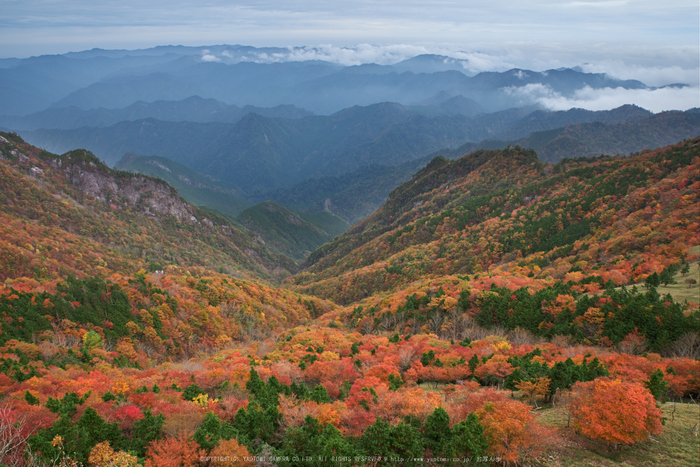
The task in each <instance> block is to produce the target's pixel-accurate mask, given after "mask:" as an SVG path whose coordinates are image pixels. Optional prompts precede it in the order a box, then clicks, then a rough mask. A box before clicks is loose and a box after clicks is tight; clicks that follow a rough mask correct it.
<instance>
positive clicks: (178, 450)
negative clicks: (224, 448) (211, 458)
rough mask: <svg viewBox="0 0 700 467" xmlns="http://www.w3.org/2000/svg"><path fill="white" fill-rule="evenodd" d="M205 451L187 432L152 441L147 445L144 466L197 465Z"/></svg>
mask: <svg viewBox="0 0 700 467" xmlns="http://www.w3.org/2000/svg"><path fill="white" fill-rule="evenodd" d="M204 455H205V452H204V451H202V450H201V449H199V445H198V444H197V442H196V441H194V440H193V439H192V438H191V436H190V435H189V434H188V433H184V432H183V433H181V434H180V435H179V436H178V437H177V438H165V439H162V440H159V441H154V442H153V443H151V445H150V446H148V452H147V453H146V464H145V467H189V466H193V465H198V464H199V461H200V458H202V457H204Z"/></svg>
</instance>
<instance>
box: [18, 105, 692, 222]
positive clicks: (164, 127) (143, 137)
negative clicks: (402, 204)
mask: <svg viewBox="0 0 700 467" xmlns="http://www.w3.org/2000/svg"><path fill="white" fill-rule="evenodd" d="M449 101H453V98H450V99H448V100H447V101H443V102H441V103H438V104H431V105H432V107H431V106H420V107H406V106H402V105H399V104H395V103H382V104H375V105H372V106H369V107H353V108H350V109H346V110H344V111H341V112H338V113H336V114H334V115H331V116H327V117H326V116H309V117H302V118H282V117H265V116H262V115H259V114H255V113H251V114H248V115H246V116H244V117H243V118H242V119H241V120H240V121H238V122H236V123H233V124H227V123H196V122H165V121H161V120H156V119H152V118H150V119H145V120H137V121H123V122H120V123H118V124H116V125H113V126H111V127H106V128H97V127H83V128H79V129H75V130H34V131H23V132H22V135H23V136H24V137H25V138H26V139H27V141H29V142H31V143H32V144H35V145H37V146H41V147H44V148H46V149H47V150H50V151H52V152H56V153H62V152H65V151H68V150H70V149H72V148H76V147H82V148H86V149H88V150H90V151H92V152H94V153H95V154H97V155H98V156H99V157H100V158H101V159H103V160H105V161H107V162H108V163H110V164H114V163H116V162H117V161H118V160H119V159H120V158H121V157H122V156H123V155H124V154H125V153H136V154H141V155H157V156H161V157H166V158H167V159H170V160H173V161H175V162H177V163H179V164H181V165H183V166H187V167H189V168H191V169H193V170H195V171H197V172H200V173H202V174H206V175H208V176H210V177H214V178H216V179H218V180H222V181H224V182H226V183H227V186H228V189H235V190H237V191H236V193H237V195H236V196H237V197H238V199H239V201H238V202H236V203H233V204H231V203H229V202H228V201H227V202H226V203H227V204H229V205H230V206H233V212H235V213H238V212H239V211H240V209H241V208H242V207H243V206H244V204H241V203H244V202H243V199H248V200H249V201H248V202H249V203H252V204H254V203H257V202H261V201H265V200H266V199H273V200H275V201H277V202H279V203H282V204H283V205H285V206H288V207H290V208H293V209H296V210H300V211H309V212H315V211H319V210H324V209H325V210H329V211H332V212H334V213H335V214H337V215H339V216H341V217H343V218H344V219H346V220H347V221H348V222H354V221H356V220H359V219H360V218H362V217H364V216H366V215H367V214H369V213H370V212H372V211H373V210H374V209H376V207H377V206H379V204H381V202H382V201H383V200H384V199H385V197H386V196H387V195H388V193H389V191H391V189H393V188H394V187H395V186H397V185H398V184H399V183H401V182H403V181H405V180H407V179H408V178H410V176H411V174H412V173H413V172H415V171H416V170H418V169H419V168H420V167H422V166H423V165H425V164H426V163H427V162H428V161H429V160H430V157H428V156H429V155H431V154H432V155H435V154H440V155H444V156H446V157H448V158H458V157H461V156H462V155H464V154H466V153H468V152H471V151H474V150H476V149H480V148H486V149H500V148H504V147H506V146H508V145H512V146H515V145H519V146H522V147H524V148H532V149H535V150H537V152H538V154H539V157H540V158H541V159H542V160H545V161H548V162H556V161H558V160H561V159H562V158H567V157H568V158H572V157H581V156H597V155H600V154H629V153H631V152H637V151H640V150H641V149H645V148H656V147H659V146H663V145H666V144H671V143H673V142H676V141H679V140H682V139H685V138H690V137H695V136H697V135H698V134H700V114H699V113H698V112H697V110H689V111H686V112H665V113H661V114H652V113H651V112H649V111H647V110H644V109H641V108H639V107H636V106H630V105H628V106H623V107H620V108H618V109H614V110H610V111H598V112H594V111H587V110H582V109H571V110H569V111H561V112H544V111H537V110H536V111H528V109H526V108H520V109H508V110H504V111H500V112H496V113H491V114H480V115H478V116H476V117H472V118H470V117H466V116H464V115H452V116H447V115H440V116H432V117H431V116H427V112H426V109H429V108H433V109H434V108H436V107H440V106H441V105H443V104H445V102H449ZM535 129H537V130H540V131H535V132H531V130H535ZM527 132H530V133H527ZM160 163H162V161H161V162H160ZM120 167H122V166H121V165H120ZM153 167H154V166H153V165H151V166H150V167H149V168H147V170H146V171H145V173H149V174H153V172H152V170H153ZM128 169H129V170H136V171H139V172H142V171H144V170H145V169H144V168H143V167H141V168H137V167H130V168H128ZM165 178H166V179H167V180H169V181H170V182H171V183H175V184H176V182H175V181H173V180H171V179H170V178H168V177H165ZM176 186H177V184H176ZM180 188H181V189H184V191H183V193H186V192H187V191H189V190H190V187H184V186H183V187H180ZM192 202H196V198H195V199H193V200H192Z"/></svg>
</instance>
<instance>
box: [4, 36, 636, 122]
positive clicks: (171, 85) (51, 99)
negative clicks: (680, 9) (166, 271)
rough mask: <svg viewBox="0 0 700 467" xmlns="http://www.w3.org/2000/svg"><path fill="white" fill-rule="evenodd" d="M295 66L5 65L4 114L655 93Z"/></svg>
mask: <svg viewBox="0 0 700 467" xmlns="http://www.w3.org/2000/svg"><path fill="white" fill-rule="evenodd" d="M293 60H295V58H294V56H293V54H292V52H291V51H290V50H289V49H272V48H267V49H256V48H253V47H245V46H228V45H223V46H211V47H194V48H193V47H155V48H152V49H145V50H132V51H109V50H92V51H85V52H80V53H71V54H64V55H50V56H40V57H31V58H27V59H5V60H0V102H2V110H0V114H3V115H15V116H27V115H30V114H33V113H36V112H40V111H43V110H46V109H48V108H54V109H65V108H71V107H76V108H78V109H82V110H94V109H100V108H104V109H120V108H125V107H128V106H131V105H132V104H135V103H137V102H139V101H142V102H145V103H153V102H156V101H179V100H183V99H186V98H189V97H192V96H200V97H202V98H205V99H216V100H218V101H221V102H224V103H226V104H228V105H237V106H240V107H244V106H246V105H251V106H256V107H266V108H267V107H277V106H279V105H294V106H297V107H299V108H303V109H308V110H310V111H312V112H314V113H318V114H326V115H328V114H332V113H335V112H337V111H339V110H342V109H345V108H348V107H352V106H355V105H361V106H367V105H371V104H375V103H378V102H386V101H391V102H398V103H400V104H403V105H414V104H417V103H421V102H424V101H426V100H428V99H432V98H433V97H435V96H436V95H448V96H449V97H454V96H458V95H462V96H464V97H465V98H469V99H472V100H473V101H475V102H476V103H477V104H478V105H479V106H480V107H482V108H483V109H485V110H486V111H488V112H493V111H496V110H502V109H505V108H509V107H516V106H523V105H528V104H532V103H534V100H533V99H532V98H529V97H527V93H522V92H517V91H518V90H523V89H527V88H525V87H526V86H536V87H541V88H543V89H547V90H548V91H549V92H552V93H558V94H560V95H562V96H572V95H573V93H574V92H575V91H576V90H579V89H582V88H585V87H590V88H594V89H598V88H625V89H644V88H646V87H647V86H646V85H645V84H644V83H642V82H640V81H635V80H617V79H614V78H611V77H609V76H608V75H605V74H594V73H584V72H582V71H579V70H574V69H568V68H567V69H558V70H547V71H542V72H539V71H531V70H522V69H512V70H508V71H504V72H485V73H479V74H477V75H475V76H471V73H470V72H469V71H468V70H467V69H466V68H465V65H466V63H465V62H464V61H463V60H458V59H454V58H451V57H445V56H440V55H420V56H417V57H413V58H411V59H408V60H404V61H402V62H399V63H396V64H393V65H376V64H365V65H358V66H343V65H339V64H336V63H330V62H323V61H318V60H309V61H293ZM10 129H13V128H12V127H10Z"/></svg>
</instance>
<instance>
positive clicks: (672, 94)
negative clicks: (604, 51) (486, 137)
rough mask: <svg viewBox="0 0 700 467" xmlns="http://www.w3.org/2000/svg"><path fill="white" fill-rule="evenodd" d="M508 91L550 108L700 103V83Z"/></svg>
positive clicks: (676, 106) (658, 107)
mask: <svg viewBox="0 0 700 467" xmlns="http://www.w3.org/2000/svg"><path fill="white" fill-rule="evenodd" d="M506 91H507V92H508V93H509V94H511V95H513V96H515V97H519V98H520V99H521V102H522V103H523V104H526V103H535V104H539V105H541V106H542V107H544V108H546V109H548V110H568V109H572V108H580V109H587V110H610V109H614V108H617V107H620V106H622V105H625V104H634V105H637V106H639V107H642V108H645V109H647V110H651V111H652V112H654V113H658V112H664V111H667V110H688V109H691V108H694V107H698V106H700V87H697V86H683V87H664V88H657V89H624V88H602V89H593V88H591V87H589V86H586V87H585V88H583V89H579V90H578V91H576V92H575V93H574V95H573V96H572V97H565V96H562V95H561V94H559V93H557V92H554V91H553V90H552V89H551V88H550V87H549V86H545V85H542V84H528V85H526V86H522V87H511V88H508V89H506Z"/></svg>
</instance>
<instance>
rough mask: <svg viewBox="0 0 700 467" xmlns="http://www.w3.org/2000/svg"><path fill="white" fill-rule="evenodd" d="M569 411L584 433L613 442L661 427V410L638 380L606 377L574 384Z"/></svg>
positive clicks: (626, 440) (637, 437)
mask: <svg viewBox="0 0 700 467" xmlns="http://www.w3.org/2000/svg"><path fill="white" fill-rule="evenodd" d="M569 411H570V412H571V415H572V418H573V423H574V427H575V428H576V429H577V430H578V431H579V432H581V433H582V434H583V435H585V436H588V437H589V438H593V439H599V440H603V441H608V442H610V443H614V444H616V445H617V444H631V443H634V442H637V441H643V440H645V439H648V438H649V436H650V435H653V434H657V433H660V432H661V430H662V425H661V411H660V410H659V408H658V407H657V406H656V401H655V400H654V397H653V396H652V395H651V393H650V392H649V390H648V389H647V388H645V387H644V386H643V385H641V384H639V383H632V382H623V381H621V380H619V379H608V378H598V379H596V380H594V381H590V382H587V383H577V384H576V385H575V386H574V389H573V399H572V401H571V402H570V403H569Z"/></svg>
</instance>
